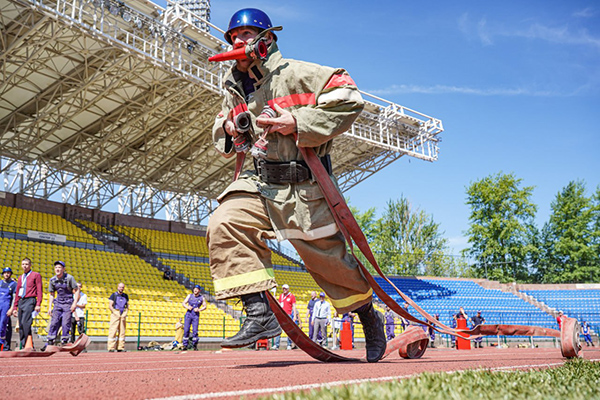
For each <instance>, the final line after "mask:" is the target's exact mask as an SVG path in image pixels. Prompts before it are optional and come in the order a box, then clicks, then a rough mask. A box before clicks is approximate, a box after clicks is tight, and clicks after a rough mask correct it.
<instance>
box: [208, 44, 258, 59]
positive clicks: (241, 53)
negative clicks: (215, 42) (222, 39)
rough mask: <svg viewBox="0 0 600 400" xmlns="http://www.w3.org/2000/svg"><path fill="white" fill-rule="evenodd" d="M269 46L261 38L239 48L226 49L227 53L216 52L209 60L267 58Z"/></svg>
mask: <svg viewBox="0 0 600 400" xmlns="http://www.w3.org/2000/svg"><path fill="white" fill-rule="evenodd" d="M268 50H269V49H268V46H267V43H266V41H265V40H264V39H261V40H259V41H258V42H257V43H254V44H252V45H248V46H245V47H240V48H239V49H235V50H231V51H226V52H225V53H220V54H215V55H214V56H212V57H209V59H208V61H211V62H219V61H228V60H246V59H256V58H258V59H260V60H266V59H267V53H268Z"/></svg>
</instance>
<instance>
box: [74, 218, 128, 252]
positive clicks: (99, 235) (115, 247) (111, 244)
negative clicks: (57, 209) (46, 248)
mask: <svg viewBox="0 0 600 400" xmlns="http://www.w3.org/2000/svg"><path fill="white" fill-rule="evenodd" d="M67 221H69V222H71V223H72V224H73V225H75V226H77V227H78V228H79V229H81V230H83V231H85V232H87V233H89V234H90V235H92V236H93V237H94V238H96V239H98V240H99V241H101V242H102V243H104V245H105V246H106V247H107V248H109V249H111V250H112V251H114V252H115V253H126V251H125V249H123V247H121V246H119V244H117V243H115V241H114V240H113V238H114V237H110V235H108V234H106V233H104V232H98V231H96V230H94V229H92V228H91V227H89V226H88V225H85V224H84V223H83V222H81V221H79V220H77V219H70V218H68V219H67Z"/></svg>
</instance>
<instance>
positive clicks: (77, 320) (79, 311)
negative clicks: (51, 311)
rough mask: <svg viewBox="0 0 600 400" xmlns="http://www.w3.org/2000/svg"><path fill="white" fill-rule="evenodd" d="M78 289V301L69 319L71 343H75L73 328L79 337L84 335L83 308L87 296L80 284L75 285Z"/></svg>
mask: <svg viewBox="0 0 600 400" xmlns="http://www.w3.org/2000/svg"><path fill="white" fill-rule="evenodd" d="M77 288H78V289H79V301H78V302H77V308H76V309H75V312H74V313H73V317H71V343H74V342H75V328H77V331H78V332H79V334H80V335H83V334H84V333H85V307H86V306H87V294H85V293H83V292H82V291H81V289H82V288H83V285H82V284H81V282H78V283H77Z"/></svg>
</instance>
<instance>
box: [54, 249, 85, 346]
mask: <svg viewBox="0 0 600 400" xmlns="http://www.w3.org/2000/svg"><path fill="white" fill-rule="evenodd" d="M65 268H66V266H65V263H64V262H62V261H56V262H55V263H54V273H55V274H56V275H54V276H53V277H52V278H50V283H49V284H48V292H49V293H50V297H49V298H48V315H51V316H52V320H51V321H50V328H49V329H48V345H54V343H55V340H56V335H57V334H58V330H59V329H60V328H61V326H62V336H61V342H62V344H66V343H68V342H69V337H70V335H69V332H70V331H71V317H72V315H73V312H74V311H75V308H77V302H78V301H79V288H78V287H77V281H76V280H75V278H73V276H72V275H69V274H67V273H66V272H65Z"/></svg>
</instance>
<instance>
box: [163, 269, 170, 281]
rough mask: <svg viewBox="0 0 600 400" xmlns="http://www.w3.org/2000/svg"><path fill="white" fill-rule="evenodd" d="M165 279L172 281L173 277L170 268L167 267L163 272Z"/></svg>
mask: <svg viewBox="0 0 600 400" xmlns="http://www.w3.org/2000/svg"><path fill="white" fill-rule="evenodd" d="M163 279H166V280H168V281H170V280H171V279H172V277H171V269H170V268H167V269H165V272H164V273H163Z"/></svg>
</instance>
